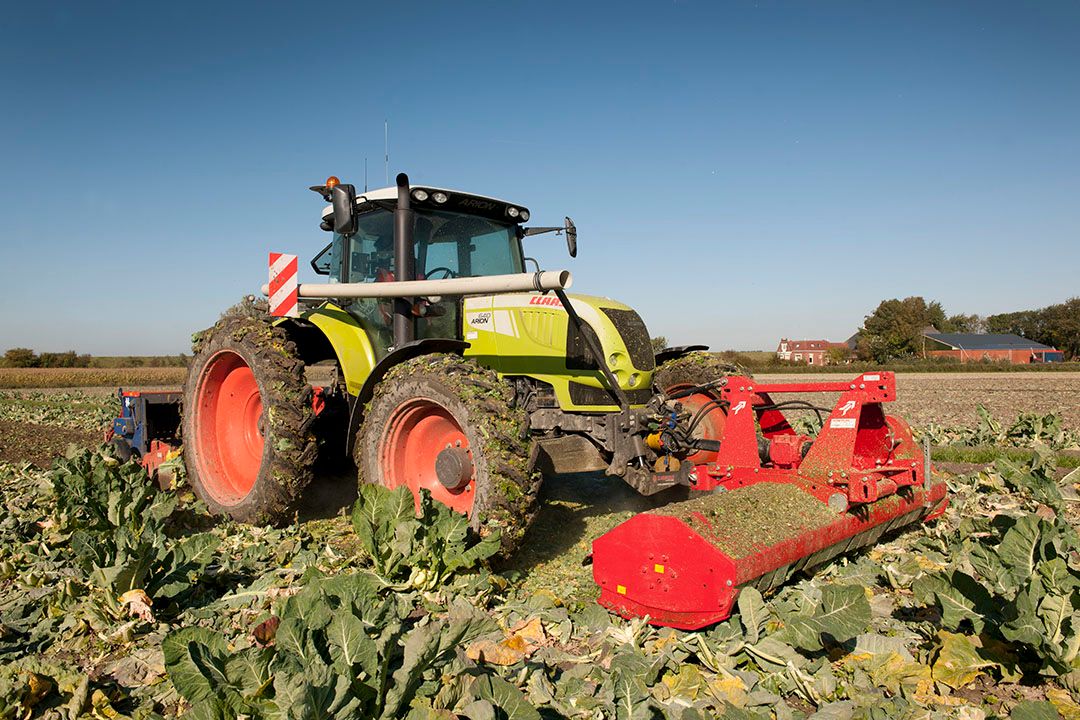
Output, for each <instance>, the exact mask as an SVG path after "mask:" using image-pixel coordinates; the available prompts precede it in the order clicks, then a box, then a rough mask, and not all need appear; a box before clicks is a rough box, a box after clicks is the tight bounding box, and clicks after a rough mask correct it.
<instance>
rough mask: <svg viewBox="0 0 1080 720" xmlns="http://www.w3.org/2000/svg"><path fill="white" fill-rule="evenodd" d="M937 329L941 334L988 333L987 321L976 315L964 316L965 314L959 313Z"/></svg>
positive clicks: (951, 316)
mask: <svg viewBox="0 0 1080 720" xmlns="http://www.w3.org/2000/svg"><path fill="white" fill-rule="evenodd" d="M937 328H938V330H941V332H953V333H984V332H986V320H985V319H984V318H983V317H981V316H979V315H975V314H972V315H964V314H963V313H957V314H956V315H950V316H949V317H948V318H947V319H946V320H945V322H944V323H943V324H942V325H939V326H937Z"/></svg>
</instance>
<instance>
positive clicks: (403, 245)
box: [394, 173, 416, 347]
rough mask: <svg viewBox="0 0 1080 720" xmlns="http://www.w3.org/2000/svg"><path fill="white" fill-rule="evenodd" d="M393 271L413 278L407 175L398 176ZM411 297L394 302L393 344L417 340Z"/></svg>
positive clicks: (397, 344)
mask: <svg viewBox="0 0 1080 720" xmlns="http://www.w3.org/2000/svg"><path fill="white" fill-rule="evenodd" d="M394 270H395V272H396V274H397V277H398V278H404V279H405V280H406V281H408V280H411V279H412V278H413V277H415V275H416V270H415V269H414V268H413V212H412V208H411V207H410V201H409V176H408V175H406V174H405V173H398V176H397V208H396V209H395V210H394ZM414 301H415V300H414V298H413V297H409V296H405V297H400V296H399V297H396V298H395V299H394V345H395V346H396V347H401V346H402V345H405V344H406V343H410V342H412V341H413V340H414V339H415V338H416V321H415V319H414V318H413V314H412V306H413V302H414Z"/></svg>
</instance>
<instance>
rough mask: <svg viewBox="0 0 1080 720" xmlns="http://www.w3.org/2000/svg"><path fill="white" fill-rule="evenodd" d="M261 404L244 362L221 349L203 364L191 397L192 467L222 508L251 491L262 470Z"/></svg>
mask: <svg viewBox="0 0 1080 720" xmlns="http://www.w3.org/2000/svg"><path fill="white" fill-rule="evenodd" d="M262 414H263V404H262V396H261V395H260V394H259V384H258V382H257V381H256V380H255V374H254V373H253V372H252V371H251V367H250V366H249V365H248V364H247V362H246V361H245V360H244V359H243V358H242V357H240V355H238V354H237V353H235V352H232V351H229V350H223V351H221V352H219V353H217V354H216V355H214V356H213V357H211V358H210V360H209V361H208V362H207V364H206V367H205V369H204V370H203V375H202V378H201V379H200V381H199V387H198V391H197V393H196V398H195V439H196V448H197V452H196V454H195V464H196V467H197V469H198V472H199V480H200V481H201V483H202V486H203V488H205V489H206V491H207V492H208V493H209V494H210V496H211V497H212V498H213V499H214V500H215V501H216V502H218V503H220V504H222V505H236V504H238V503H239V502H240V501H242V500H243V499H244V498H246V497H247V496H248V495H249V494H250V493H251V489H252V488H253V487H255V480H256V479H257V478H258V477H259V468H260V467H261V466H262V456H263V446H264V444H265V441H264V439H263V432H262V427H261V423H262Z"/></svg>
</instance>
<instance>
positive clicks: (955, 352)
mask: <svg viewBox="0 0 1080 720" xmlns="http://www.w3.org/2000/svg"><path fill="white" fill-rule="evenodd" d="M923 355H924V356H925V357H940V358H952V359H954V360H959V361H961V362H978V361H982V360H997V361H1002V360H1004V361H1007V362H1010V363H1013V364H1015V365H1024V364H1028V363H1043V362H1061V361H1062V359H1063V358H1062V353H1061V351H1060V350H1056V349H1054V348H1052V347H1050V346H1049V345H1043V344H1042V343H1037V342H1035V341H1034V340H1028V339H1027V338H1023V337H1020V336H1019V335H994V334H983V333H923Z"/></svg>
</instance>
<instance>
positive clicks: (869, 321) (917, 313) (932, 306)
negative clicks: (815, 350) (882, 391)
mask: <svg viewBox="0 0 1080 720" xmlns="http://www.w3.org/2000/svg"><path fill="white" fill-rule="evenodd" d="M947 323H948V320H947V318H946V317H945V311H944V309H943V308H942V307H941V303H939V302H930V303H927V302H926V300H924V299H923V298H921V297H917V296H916V297H909V298H904V299H903V300H897V299H895V298H894V299H892V300H883V301H882V302H881V304H880V305H878V306H877V309H876V310H874V312H873V313H871V314H870V315H867V316H866V320H865V321H864V322H863V326H862V328H861V329H860V330H859V344H858V347H857V349H856V352H857V354H858V356H859V357H860V358H862V359H864V360H873V361H874V362H887V361H889V360H892V359H894V358H898V357H902V356H904V355H915V354H917V353H920V352H922V342H921V340H922V334H923V332H924V331H925V330H926V328H927V327H930V326H933V327H934V328H935V329H940V327H941V326H942V325H947Z"/></svg>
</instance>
